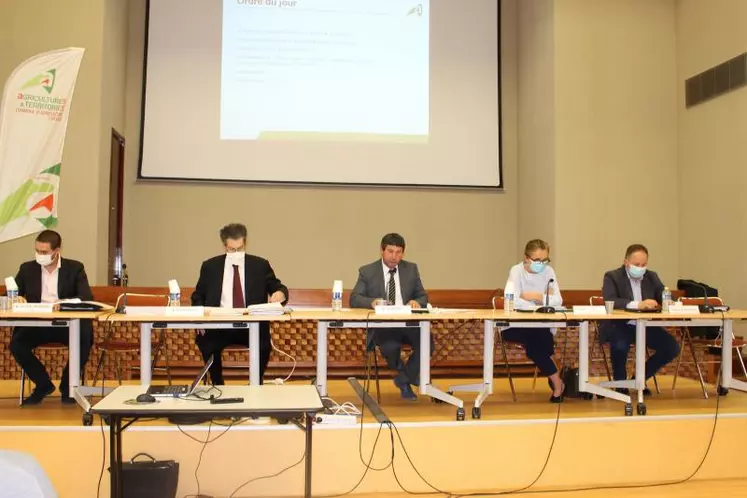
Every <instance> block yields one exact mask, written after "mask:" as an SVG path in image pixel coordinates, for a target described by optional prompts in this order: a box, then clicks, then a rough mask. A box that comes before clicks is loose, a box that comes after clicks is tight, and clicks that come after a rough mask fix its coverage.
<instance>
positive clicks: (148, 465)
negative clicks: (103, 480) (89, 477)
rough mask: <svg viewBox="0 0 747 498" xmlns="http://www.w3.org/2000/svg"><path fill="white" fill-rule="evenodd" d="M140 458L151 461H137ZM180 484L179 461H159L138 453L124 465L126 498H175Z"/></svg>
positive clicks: (123, 480)
mask: <svg viewBox="0 0 747 498" xmlns="http://www.w3.org/2000/svg"><path fill="white" fill-rule="evenodd" d="M140 456H144V457H147V458H149V459H150V460H147V461H140V462H137V461H135V460H136V459H137V458H138V457H140ZM109 471H110V472H111V469H109ZM178 483H179V462H177V461H174V460H162V461H158V460H156V459H155V458H153V457H152V456H150V455H149V454H147V453H138V454H137V455H135V456H134V457H132V459H131V460H130V461H129V462H123V463H122V491H123V496H124V498H175V497H176V486H177V484H178Z"/></svg>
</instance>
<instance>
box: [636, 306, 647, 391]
mask: <svg viewBox="0 0 747 498" xmlns="http://www.w3.org/2000/svg"><path fill="white" fill-rule="evenodd" d="M645 387H646V321H645V320H636V322H635V388H636V390H637V391H638V403H643V390H644V389H645Z"/></svg>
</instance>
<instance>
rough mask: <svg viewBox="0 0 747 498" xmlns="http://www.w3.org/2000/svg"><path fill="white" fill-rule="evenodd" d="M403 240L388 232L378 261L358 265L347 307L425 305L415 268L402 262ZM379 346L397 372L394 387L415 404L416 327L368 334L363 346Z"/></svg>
mask: <svg viewBox="0 0 747 498" xmlns="http://www.w3.org/2000/svg"><path fill="white" fill-rule="evenodd" d="M404 255H405V239H404V237H402V236H401V235H399V234H397V233H388V234H386V235H385V236H384V237H383V238H382V239H381V259H377V260H376V261H374V262H373V263H370V264H368V265H365V266H362V267H361V268H360V269H359V270H358V281H357V282H356V283H355V287H354V288H353V290H352V291H351V293H350V307H351V308H368V309H371V308H374V307H376V304H377V303H378V302H380V301H381V302H385V303H388V304H392V305H403V304H407V305H410V306H412V307H413V308H421V307H425V306H427V304H428V293H427V292H426V291H425V288H424V287H423V282H421V280H420V272H419V271H418V265H416V264H415V263H412V262H409V261H405V260H403V259H402V258H403V257H404ZM374 344H375V345H376V346H378V347H379V350H380V351H381V354H382V356H383V357H384V359H386V362H387V365H388V366H389V368H391V369H392V370H396V371H397V376H396V377H395V378H394V384H395V385H396V386H397V388H399V390H400V395H401V396H402V399H405V400H408V401H415V400H417V399H418V397H417V396H416V395H415V393H414V392H413V390H412V387H410V386H417V385H418V384H419V382H420V329H419V328H418V327H406V328H396V329H395V328H392V329H384V330H379V331H376V332H375V333H369V336H368V337H367V338H366V345H367V347H372V346H373V345H374ZM403 344H408V345H410V346H411V347H412V354H411V355H410V358H409V359H408V360H407V362H404V363H403V362H402V358H401V352H402V345H403Z"/></svg>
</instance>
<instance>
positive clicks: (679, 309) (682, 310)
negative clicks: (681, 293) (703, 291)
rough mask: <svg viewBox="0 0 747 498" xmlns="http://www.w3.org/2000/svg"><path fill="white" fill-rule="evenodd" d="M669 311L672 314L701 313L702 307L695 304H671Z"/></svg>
mask: <svg viewBox="0 0 747 498" xmlns="http://www.w3.org/2000/svg"><path fill="white" fill-rule="evenodd" d="M669 313H670V314H672V315H699V314H700V308H698V307H697V306H695V305H684V304H681V305H679V306H670V307H669Z"/></svg>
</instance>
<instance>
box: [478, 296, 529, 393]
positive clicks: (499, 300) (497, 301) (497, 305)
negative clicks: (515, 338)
mask: <svg viewBox="0 0 747 498" xmlns="http://www.w3.org/2000/svg"><path fill="white" fill-rule="evenodd" d="M490 304H491V305H492V306H493V309H494V310H495V309H503V304H504V301H503V297H502V296H493V297H492V298H491V300H490ZM496 337H497V338H498V342H499V343H500V346H501V355H502V356H503V367H504V368H505V369H506V376H507V377H508V385H509V386H510V387H511V397H512V398H513V400H514V402H516V401H517V400H518V398H517V397H516V387H515V386H514V379H513V376H512V375H511V365H510V363H509V362H508V353H507V352H506V343H508V344H512V345H514V346H515V347H517V348H519V349H522V350H523V349H524V348H523V347H522V346H521V344H518V343H514V342H512V341H506V340H504V339H503V331H502V330H501V329H498V333H497V334H496ZM538 374H539V370H538V369H537V367H536V366H535V367H534V376H533V378H532V391H534V390H535V388H536V387H537V376H538Z"/></svg>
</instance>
